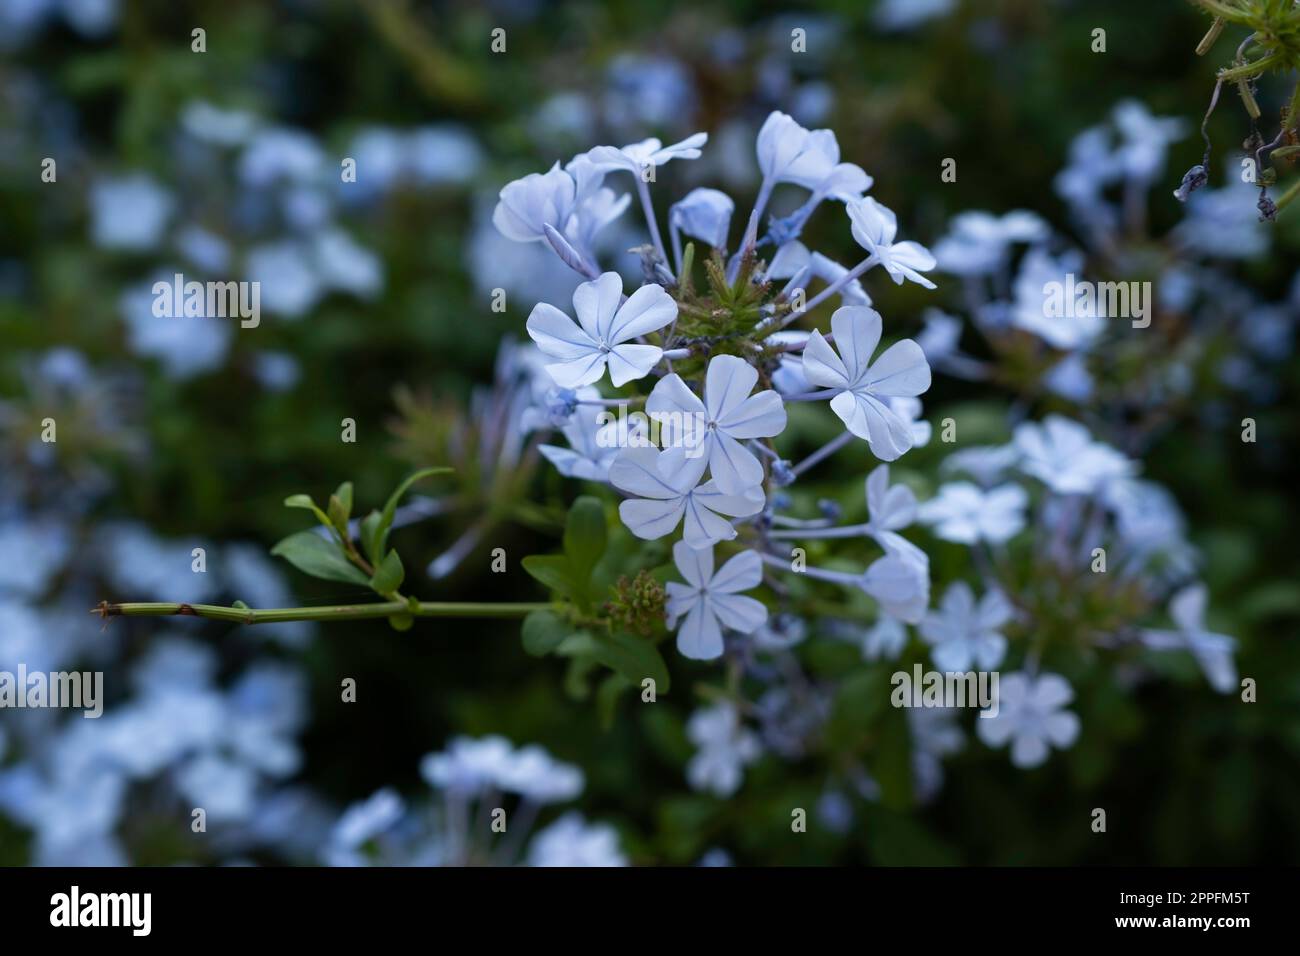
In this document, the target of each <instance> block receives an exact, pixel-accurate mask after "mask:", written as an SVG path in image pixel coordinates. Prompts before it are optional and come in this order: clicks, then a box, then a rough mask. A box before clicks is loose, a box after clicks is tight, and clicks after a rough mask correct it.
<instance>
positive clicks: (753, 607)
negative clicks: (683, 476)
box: [665, 541, 767, 660]
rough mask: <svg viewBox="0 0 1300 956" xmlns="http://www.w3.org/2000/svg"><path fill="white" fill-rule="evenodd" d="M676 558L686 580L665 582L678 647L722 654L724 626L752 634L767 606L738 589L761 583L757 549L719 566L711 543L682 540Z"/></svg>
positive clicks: (705, 655) (698, 654) (696, 653)
mask: <svg viewBox="0 0 1300 956" xmlns="http://www.w3.org/2000/svg"><path fill="white" fill-rule="evenodd" d="M673 562H674V563H675V564H676V565H677V571H678V573H680V574H681V576H682V577H683V578H685V579H686V583H685V584H679V583H677V582H676V581H669V582H668V584H667V585H665V586H666V588H667V590H668V605H667V609H668V626H669V627H670V628H677V649H678V650H679V651H681V653H682V655H683V656H684V657H690V658H693V659H695V660H711V659H713V658H715V657H720V656H721V655H722V628H723V627H727V628H730V629H731V630H734V631H738V632H739V633H741V634H752V633H753V632H754V631H756V630H757V629H758V628H759V627H761V626H762V625H763V624H764V622H766V621H767V608H765V607H764V606H763V605H762V603H761V602H759V601H757V600H755V599H754V598H751V597H746V596H744V595H742V594H740V593H739V592H741V591H749V590H752V589H753V588H756V587H758V586H759V584H761V583H762V580H763V562H762V560H761V559H760V558H759V556H758V555H757V554H756V553H755V552H753V551H742V552H741V553H740V554H738V555H736V556H735V557H733V558H731V560H729V561H728V562H727V563H726V564H724V565H723V566H722V567H721V568H719V569H718V570H717V571H716V572H715V571H714V570H713V549H712V548H704V549H699V550H697V549H695V548H692V547H691V546H690V545H688V544H687V543H686V542H684V541H678V542H677V543H676V544H675V545H673ZM683 618H684V620H683ZM679 620H680V621H681V626H680V627H679V626H678V621H679Z"/></svg>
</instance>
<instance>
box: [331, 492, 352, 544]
mask: <svg viewBox="0 0 1300 956" xmlns="http://www.w3.org/2000/svg"><path fill="white" fill-rule="evenodd" d="M326 513H327V514H328V515H329V518H330V524H331V525H333V526H334V528H335V529H336V530H337V531H338V533H339V535H340V536H342V537H344V538H346V537H347V536H348V512H347V509H346V508H344V507H343V502H342V501H340V500H339V497H338V495H330V502H329V506H328V507H327V509H326Z"/></svg>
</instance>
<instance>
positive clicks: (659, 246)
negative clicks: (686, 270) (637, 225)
mask: <svg viewBox="0 0 1300 956" xmlns="http://www.w3.org/2000/svg"><path fill="white" fill-rule="evenodd" d="M636 191H637V194H638V195H639V196H640V197H641V208H642V209H643V210H644V211H645V221H646V225H647V226H649V227H650V239H651V241H652V242H654V244H655V251H656V252H658V253H659V258H660V259H661V260H662V261H663V264H664V268H665V269H666V268H668V253H667V252H666V251H665V250H664V237H663V236H662V235H660V234H659V222H658V221H657V220H656V219H655V207H654V203H652V202H651V201H650V186H649V185H648V184H647V183H646V181H645V180H644V179H643V178H642V177H641V176H640V174H638V175H637V177H636ZM674 278H675V277H674Z"/></svg>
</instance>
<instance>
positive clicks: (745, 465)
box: [645, 355, 785, 495]
mask: <svg viewBox="0 0 1300 956" xmlns="http://www.w3.org/2000/svg"><path fill="white" fill-rule="evenodd" d="M757 383H758V370H757V369H755V368H754V367H753V366H752V365H750V364H749V363H748V362H746V361H745V360H744V359H742V358H738V357H737V356H735V355H719V356H717V357H716V358H714V359H713V360H712V361H711V362H709V367H708V371H707V372H706V373H705V379H704V399H703V401H701V400H700V399H699V398H698V397H697V396H696V395H695V393H694V392H692V391H691V390H690V388H689V387H688V386H687V384H686V383H685V382H684V381H682V379H681V378H680V377H679V376H677V375H666V376H664V377H663V378H662V379H660V380H659V384H658V385H656V386H655V387H654V391H652V392H651V393H650V397H649V398H648V399H647V400H646V406H645V408H646V413H647V414H648V415H649V416H650V418H651V419H652V420H654V421H657V422H659V424H660V429H661V433H663V434H665V435H666V436H667V442H669V443H671V445H672V448H671V449H670V451H669V454H670V455H671V456H672V457H670V458H668V459H667V460H666V461H667V462H676V461H677V460H678V459H679V458H683V457H686V456H691V455H694V456H699V457H702V458H704V459H706V460H707V461H708V463H709V473H710V475H711V477H712V478H713V481H714V483H715V484H717V486H718V489H719V490H720V491H722V492H723V493H724V494H728V495H739V494H744V493H745V492H746V491H748V490H749V489H751V488H754V487H755V486H757V485H760V484H762V482H763V466H762V464H760V463H759V460H758V459H757V458H755V457H754V453H753V452H751V451H749V450H748V449H747V448H745V446H744V445H742V444H741V441H743V440H745V439H749V438H770V437H772V436H773V435H779V434H781V432H783V431H784V430H785V406H784V405H782V403H781V397H780V396H779V395H778V394H777V393H776V392H774V391H772V390H771V389H766V390H764V391H762V392H759V393H758V394H756V395H750V392H751V391H752V390H753V388H754V386H755V385H756V384H757ZM666 467H671V465H666Z"/></svg>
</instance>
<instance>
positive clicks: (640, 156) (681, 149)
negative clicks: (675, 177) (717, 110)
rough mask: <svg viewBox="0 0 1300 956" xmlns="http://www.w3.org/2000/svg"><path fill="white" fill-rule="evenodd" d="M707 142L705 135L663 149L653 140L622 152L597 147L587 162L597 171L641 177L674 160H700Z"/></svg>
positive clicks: (624, 148)
mask: <svg viewBox="0 0 1300 956" xmlns="http://www.w3.org/2000/svg"><path fill="white" fill-rule="evenodd" d="M708 141H709V134H708V133H695V134H693V135H691V136H688V137H686V139H684V140H682V141H681V142H680V143H673V144H672V145H671V146H665V145H663V143H661V142H660V141H659V140H658V139H655V138H654V137H653V136H652V137H650V138H649V139H643V140H642V141H641V142H639V143H629V144H628V145H626V146H624V147H622V148H615V147H613V146H596V147H594V148H592V149H589V150H588V151H587V158H588V159H590V160H591V162H592V163H593V164H594V165H595V166H596V168H597V169H601V170H604V171H612V170H624V171H626V172H630V173H632V174H633V175H634V176H637V177H640V176H641V171H642V170H643V169H646V168H647V167H650V166H662V165H664V164H665V163H667V162H670V161H671V160H674V159H699V157H700V147H702V146H703V145H704V144H705V143H707V142H708Z"/></svg>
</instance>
